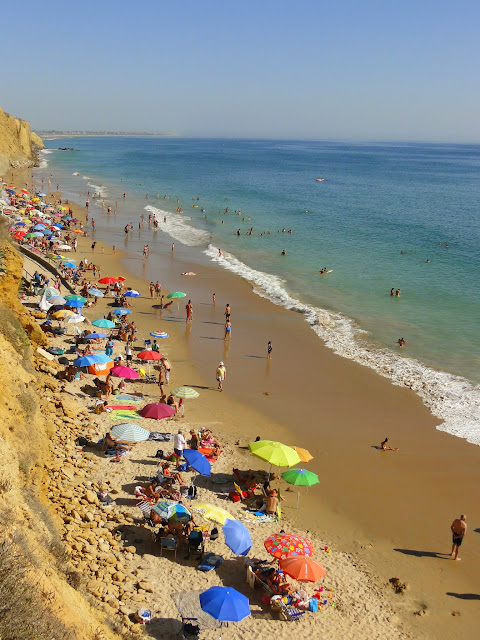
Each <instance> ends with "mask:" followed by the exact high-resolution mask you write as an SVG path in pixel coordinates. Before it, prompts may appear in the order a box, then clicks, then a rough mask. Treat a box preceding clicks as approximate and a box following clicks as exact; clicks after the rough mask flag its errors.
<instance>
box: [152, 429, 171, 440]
mask: <svg viewBox="0 0 480 640" xmlns="http://www.w3.org/2000/svg"><path fill="white" fill-rule="evenodd" d="M173 437H174V436H173V433H160V432H159V431H151V432H150V435H149V436H148V439H149V440H156V441H158V442H168V441H169V440H172V439H173Z"/></svg>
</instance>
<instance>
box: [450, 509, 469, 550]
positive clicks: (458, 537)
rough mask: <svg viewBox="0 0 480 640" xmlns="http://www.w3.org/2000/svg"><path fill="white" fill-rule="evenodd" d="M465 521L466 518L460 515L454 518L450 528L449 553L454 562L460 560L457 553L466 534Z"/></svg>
mask: <svg viewBox="0 0 480 640" xmlns="http://www.w3.org/2000/svg"><path fill="white" fill-rule="evenodd" d="M466 519H467V516H466V515H465V514H464V513H462V515H461V516H460V518H455V520H454V521H453V522H452V524H451V526H450V530H451V532H452V551H451V552H450V555H451V556H452V557H453V559H454V560H461V558H459V557H458V551H459V549H460V546H461V544H462V542H463V538H464V537H465V535H466V533H467V523H466V522H465V520H466Z"/></svg>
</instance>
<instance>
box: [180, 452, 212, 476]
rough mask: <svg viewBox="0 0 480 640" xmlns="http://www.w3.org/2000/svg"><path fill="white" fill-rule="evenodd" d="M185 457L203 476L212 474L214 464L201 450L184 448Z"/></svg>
mask: <svg viewBox="0 0 480 640" xmlns="http://www.w3.org/2000/svg"><path fill="white" fill-rule="evenodd" d="M183 457H184V458H185V460H186V461H187V462H188V464H189V465H190V466H191V467H192V469H195V471H197V472H198V473H199V474H200V475H201V476H211V475H212V465H211V464H210V462H209V461H208V460H207V459H206V457H205V456H204V455H203V453H200V451H196V450H195V449H184V450H183Z"/></svg>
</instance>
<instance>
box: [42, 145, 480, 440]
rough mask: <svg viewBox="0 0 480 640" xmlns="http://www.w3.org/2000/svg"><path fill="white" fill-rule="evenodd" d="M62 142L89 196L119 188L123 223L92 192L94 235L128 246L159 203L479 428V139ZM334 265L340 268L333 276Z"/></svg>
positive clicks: (325, 330) (66, 176) (269, 292)
mask: <svg viewBox="0 0 480 640" xmlns="http://www.w3.org/2000/svg"><path fill="white" fill-rule="evenodd" d="M59 144H61V146H67V147H69V146H71V147H74V148H75V151H72V152H66V151H52V153H46V154H44V156H43V158H44V160H48V163H49V166H48V167H46V168H43V169H42V170H41V172H40V173H42V175H43V176H44V179H45V180H46V179H47V177H48V175H49V172H53V174H54V178H53V179H54V181H55V182H56V181H59V180H60V181H61V189H62V190H63V191H65V192H66V193H67V192H68V194H69V195H70V197H72V198H76V199H78V200H79V201H80V202H82V204H83V202H84V199H85V196H86V194H87V191H88V190H89V191H90V195H92V194H93V193H94V192H96V193H97V194H99V195H101V196H102V197H104V199H105V204H106V205H111V206H112V207H115V204H114V203H115V201H118V203H119V208H118V214H117V217H116V223H115V224H112V222H111V221H107V220H106V218H107V215H106V213H105V214H104V213H102V209H101V207H100V206H99V205H100V203H101V201H102V197H101V198H96V199H95V200H92V206H91V208H90V209H91V212H92V214H93V215H94V216H95V218H96V222H97V236H98V237H100V238H101V237H102V235H101V234H102V229H104V231H105V233H107V232H108V237H105V239H107V240H109V241H110V243H115V242H116V241H117V246H120V245H121V242H122V239H123V226H124V224H125V223H126V222H129V221H131V220H132V221H133V222H134V224H135V226H137V225H138V220H139V217H140V215H141V213H143V214H144V215H145V216H146V218H147V219H148V214H149V213H150V214H155V215H156V216H157V218H158V220H159V222H160V224H159V230H160V231H162V232H164V233H167V234H169V237H170V236H171V237H172V238H173V239H174V240H175V241H176V242H177V241H178V242H182V243H183V244H186V245H190V246H196V247H198V248H200V249H201V250H202V251H204V253H205V254H206V256H207V257H209V258H210V259H211V260H213V261H215V262H218V264H219V266H221V267H223V268H227V269H229V270H231V271H234V272H236V273H238V274H239V275H241V276H243V277H246V278H247V279H249V280H251V281H252V282H253V283H254V284H255V289H256V291H257V292H258V293H259V294H260V295H263V296H266V297H269V298H270V299H271V300H272V301H274V302H275V303H277V304H282V305H284V306H286V307H289V308H293V309H296V310H297V311H299V312H301V313H303V314H304V315H305V319H306V320H307V322H309V323H310V324H311V326H312V328H313V330H315V331H316V332H317V333H318V334H319V336H321V337H322V338H323V339H324V340H325V341H326V343H327V345H328V346H330V347H331V348H332V349H334V350H335V351H336V352H337V353H340V354H342V355H344V356H346V357H349V358H352V359H355V360H357V361H360V362H363V363H364V364H366V365H368V366H370V367H372V368H374V369H376V370H377V371H379V372H380V373H381V374H382V375H387V376H388V377H390V378H391V379H392V380H393V381H394V382H396V383H399V384H406V385H407V386H411V387H412V388H414V389H415V390H416V391H417V392H418V393H419V394H420V395H422V398H423V399H424V401H425V402H426V404H427V405H428V406H430V407H431V408H432V410H434V412H435V413H437V415H440V416H441V417H443V418H444V419H445V420H446V421H447V428H448V430H449V431H451V432H454V433H457V435H462V436H463V437H468V438H469V439H473V440H475V441H476V440H477V436H478V442H479V443H480V428H479V427H478V423H476V421H477V420H478V407H479V406H480V405H479V402H478V399H477V397H478V396H480V393H479V391H478V389H475V388H473V386H472V385H471V384H469V382H470V383H474V384H478V383H479V382H480V368H479V364H480V338H479V335H478V334H479V324H480V323H479V319H480V313H479V310H480V292H479V288H478V284H477V283H478V275H477V272H478V267H479V262H480V260H479V256H480V250H479V240H480V218H479V214H478V206H479V204H478V203H479V202H480V182H479V168H480V146H476V145H471V146H467V145H432V144H393V143H392V144H346V143H332V142H294V141H271V140H269V141H259V140H255V141H248V140H200V139H191V140H187V139H176V138H72V139H68V140H67V139H62V140H61V141H58V140H53V141H47V146H50V147H51V148H52V149H56V147H58V146H59ZM75 174H78V175H75ZM59 175H60V176H61V179H60V178H59V177H58V176H59ZM317 177H322V178H324V181H323V182H317V181H316V180H315V179H316V178H317ZM53 186H55V185H53ZM123 192H126V194H127V197H126V198H125V199H123V197H122V196H123ZM146 194H148V200H147V199H146ZM157 194H158V196H159V197H158V198H157ZM164 195H165V196H167V197H166V198H164ZM192 198H193V199H192ZM197 198H199V199H198V200H197ZM177 199H178V200H179V202H180V204H181V206H182V214H180V215H179V214H177V213H176V212H175V211H176V208H177V206H178V205H177ZM192 205H198V208H197V206H196V207H192ZM145 207H146V210H145ZM226 207H228V208H229V211H228V213H227V214H225V213H224V212H225V209H226ZM201 208H204V209H205V212H202V211H201ZM236 210H237V211H238V210H241V211H242V213H241V215H237V214H236V213H235V211H236ZM105 211H106V209H105ZM164 215H167V223H166V224H164V223H163V218H164ZM205 216H206V218H205ZM248 218H250V219H248ZM250 227H253V233H252V235H247V231H248V230H249V229H250ZM283 228H285V229H286V230H287V231H288V230H289V229H292V234H289V233H282V229H283ZM239 229H240V233H241V235H240V236H238V235H237V234H236V232H237V230H239ZM160 235H162V234H157V236H155V234H153V232H152V233H151V236H150V237H149V236H148V232H147V233H143V232H142V240H141V244H142V246H143V243H145V242H148V243H149V245H150V247H151V258H150V261H151V260H152V257H154V256H155V251H156V247H157V250H158V251H160V246H162V247H163V250H164V247H165V245H164V244H163V245H161V244H160V243H158V245H157V244H156V241H155V237H158V236H160ZM447 245H448V248H447ZM219 248H221V249H222V253H223V255H222V256H221V257H219V252H218V249H219ZM282 250H285V252H286V255H283V256H282V255H281V253H282ZM427 260H429V262H427ZM322 267H326V268H327V269H329V270H330V269H331V270H332V272H331V273H329V274H328V275H326V276H321V275H320V274H319V270H320V269H321V268H322ZM392 287H393V288H395V289H401V292H402V293H401V296H400V297H399V298H397V297H395V296H394V297H391V296H390V295H389V293H390V289H391V288H392ZM400 336H403V337H404V338H405V339H406V341H407V345H406V348H405V349H404V350H403V351H399V350H398V347H397V346H396V341H397V339H398V338H399V337H400ZM449 374H454V375H449ZM458 376H460V377H462V378H465V379H466V380H463V379H461V378H459V377H458ZM467 380H468V381H469V382H467ZM477 429H478V430H479V431H478V433H477Z"/></svg>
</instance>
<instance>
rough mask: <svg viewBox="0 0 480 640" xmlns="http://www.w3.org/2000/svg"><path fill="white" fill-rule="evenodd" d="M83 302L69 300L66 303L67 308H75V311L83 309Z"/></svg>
mask: <svg viewBox="0 0 480 640" xmlns="http://www.w3.org/2000/svg"><path fill="white" fill-rule="evenodd" d="M83 304H84V303H83V302H82V301H81V300H69V301H68V306H69V307H76V308H77V309H78V308H80V307H83Z"/></svg>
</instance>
